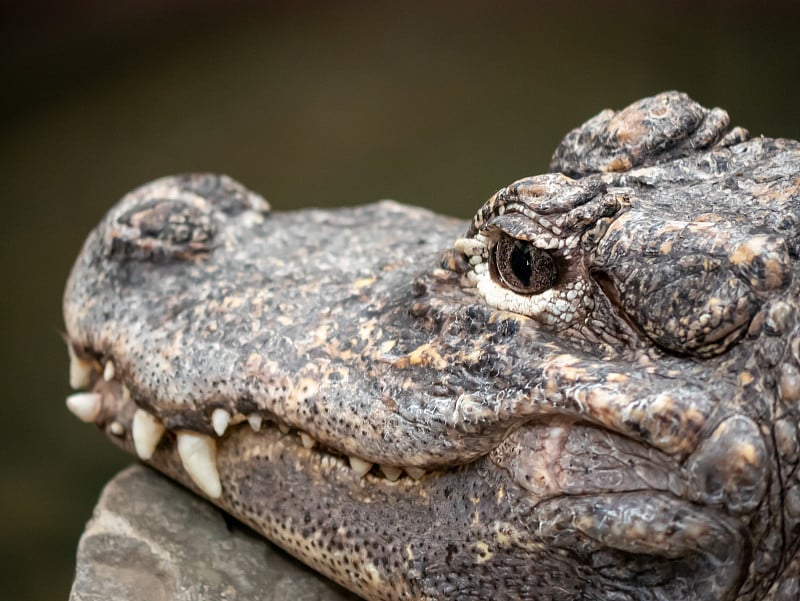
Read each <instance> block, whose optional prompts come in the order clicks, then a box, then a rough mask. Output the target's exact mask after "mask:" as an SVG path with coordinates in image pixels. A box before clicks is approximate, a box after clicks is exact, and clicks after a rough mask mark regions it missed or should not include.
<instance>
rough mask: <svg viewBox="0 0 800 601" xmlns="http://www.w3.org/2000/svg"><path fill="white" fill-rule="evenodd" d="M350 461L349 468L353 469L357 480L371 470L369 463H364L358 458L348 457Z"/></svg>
mask: <svg viewBox="0 0 800 601" xmlns="http://www.w3.org/2000/svg"><path fill="white" fill-rule="evenodd" d="M348 459H349V460H350V467H351V468H353V471H354V472H355V473H356V475H357V476H358V477H359V478H363V477H364V476H365V475H366V474H367V472H369V470H371V469H372V465H373V464H371V463H370V462H369V461H364V460H363V459H361V458H360V457H353V456H350V457H348Z"/></svg>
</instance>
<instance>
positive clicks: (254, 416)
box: [247, 413, 262, 432]
mask: <svg viewBox="0 0 800 601" xmlns="http://www.w3.org/2000/svg"><path fill="white" fill-rule="evenodd" d="M261 422H262V417H261V416H260V415H259V414H258V413H251V414H250V415H248V416H247V423H248V424H250V427H251V428H252V429H253V432H258V431H259V430H261Z"/></svg>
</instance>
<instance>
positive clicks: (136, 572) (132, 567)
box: [70, 465, 357, 601]
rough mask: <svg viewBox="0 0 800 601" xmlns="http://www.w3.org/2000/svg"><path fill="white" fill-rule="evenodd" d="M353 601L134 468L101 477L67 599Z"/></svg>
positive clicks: (216, 514)
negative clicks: (102, 486) (107, 479)
mask: <svg viewBox="0 0 800 601" xmlns="http://www.w3.org/2000/svg"><path fill="white" fill-rule="evenodd" d="M97 599H114V600H115V601H140V600H141V601H190V600H192V601H196V600H200V599H225V600H228V601H232V600H237V601H248V600H254V601H255V600H256V599H257V600H259V601H289V600H292V601H313V600H318V599H319V600H321V599H333V600H338V599H342V600H344V599H350V600H353V599H357V597H355V596H353V595H351V594H350V593H348V592H347V591H345V590H344V589H342V588H341V587H339V586H337V585H335V584H333V583H331V582H330V581H328V580H326V579H325V578H323V577H322V576H319V575H318V574H316V573H314V572H312V571H311V570H309V569H308V568H306V567H305V566H303V565H302V564H300V563H299V562H297V561H296V560H294V559H293V558H291V557H289V556H288V555H286V554H285V553H283V552H282V551H281V550H279V549H278V548H277V547H275V546H273V545H271V544H270V543H269V542H267V541H265V540H264V539H262V538H260V537H259V536H258V535H256V534H254V533H253V532H252V531H250V530H248V529H247V528H245V527H244V526H242V525H240V524H238V523H236V522H233V521H232V520H231V519H230V518H227V516H224V514H223V513H222V512H221V511H220V510H219V509H216V508H215V507H213V506H211V505H209V504H208V503H206V502H205V501H203V500H202V499H200V498H198V497H196V496H194V495H193V494H191V493H190V492H188V491H186V490H185V489H183V488H181V487H180V486H178V485H177V484H174V483H172V482H170V481H169V480H167V479H166V478H164V477H162V476H161V475H159V474H158V473H156V472H154V471H152V470H150V469H148V468H146V467H143V466H140V465H135V466H132V467H129V468H127V469H125V470H124V471H122V472H121V473H119V474H118V475H117V476H116V477H114V479H113V480H111V482H109V483H108V484H107V485H106V487H105V490H103V493H102V494H101V496H100V500H99V501H98V503H97V506H96V507H95V509H94V514H93V516H92V519H91V520H90V521H89V523H88V524H87V525H86V529H85V530H84V532H83V536H81V540H80V543H79V545H78V557H77V566H76V569H75V581H74V582H73V584H72V592H71V594H70V601H89V600H92V601H96V600H97Z"/></svg>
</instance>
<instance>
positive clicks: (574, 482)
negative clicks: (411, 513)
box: [67, 351, 749, 596]
mask: <svg viewBox="0 0 800 601" xmlns="http://www.w3.org/2000/svg"><path fill="white" fill-rule="evenodd" d="M70 354H71V358H72V363H71V384H72V385H73V386H75V387H77V388H85V389H86V392H77V393H75V394H74V395H72V396H70V397H68V399H67V405H68V407H69V409H70V410H71V411H72V412H73V413H74V414H75V415H76V416H78V417H79V418H80V419H81V420H83V421H85V422H90V423H94V424H95V425H96V426H98V427H99V428H100V429H101V430H103V431H104V432H105V433H106V434H107V436H108V437H109V438H110V439H111V440H112V441H114V443H115V444H116V445H118V446H120V447H121V448H123V449H125V450H127V451H128V452H131V453H135V454H136V455H137V456H138V457H139V458H140V459H141V460H142V461H144V462H146V463H148V464H149V465H151V466H153V467H155V468H156V469H158V470H159V471H162V472H164V473H165V474H167V475H169V476H170V477H172V478H174V479H176V480H178V481H179V482H181V483H182V484H183V485H185V486H187V487H188V488H190V489H192V490H194V491H195V492H197V493H199V494H201V495H203V496H206V497H208V498H210V499H211V500H212V501H213V502H214V503H215V504H217V505H219V506H220V507H222V508H223V509H225V510H226V511H228V512H230V513H232V514H233V515H235V516H236V517H237V518H239V519H241V520H242V521H243V522H244V523H246V524H248V525H250V526H251V527H253V528H255V529H257V530H259V531H260V532H262V533H264V534H265V535H267V536H268V537H269V538H271V539H272V540H274V541H275V542H277V543H278V544H279V545H280V546H282V547H284V548H285V549H286V550H287V551H289V552H291V553H293V554H294V555H296V556H298V557H299V558H300V559H301V560H303V561H306V562H308V563H310V564H312V565H315V566H316V567H317V568H318V569H319V570H320V571H322V572H323V573H325V574H327V575H328V576H329V577H331V578H333V579H335V580H338V581H340V582H346V583H348V586H350V587H351V588H353V589H354V590H356V591H360V592H362V593H363V592H369V591H374V589H375V588H376V587H379V586H383V585H385V582H378V581H382V580H384V579H385V578H386V576H385V575H383V574H382V572H381V571H380V570H378V569H377V568H376V567H375V566H374V565H373V563H371V562H372V554H371V553H369V552H365V553H364V554H362V555H363V556H362V557H359V553H358V552H355V553H354V551H357V549H358V547H357V546H354V547H352V548H351V549H350V550H349V551H348V552H347V553H344V552H337V549H336V544H341V545H343V544H344V543H336V544H334V543H330V544H328V545H327V546H322V544H321V543H319V542H315V540H316V538H315V537H316V536H317V535H316V534H314V533H315V532H317V531H320V527H319V525H314V527H313V528H312V527H310V526H306V527H304V524H303V523H302V522H303V520H301V519H299V518H298V517H297V516H294V517H292V513H293V511H291V510H289V511H287V510H286V509H285V508H284V511H283V512H282V513H281V512H280V511H278V510H272V511H264V508H263V506H262V503H265V502H267V501H266V499H269V498H271V497H274V496H276V495H277V496H278V498H280V495H281V494H284V495H289V496H291V497H292V498H295V497H296V496H303V495H305V496H306V497H307V498H306V499H303V500H302V501H300V500H298V501H297V502H298V503H301V504H302V507H305V509H302V510H298V511H299V514H304V515H305V516H306V518H305V520H306V521H307V520H309V519H312V520H317V519H321V518H320V516H321V513H331V512H333V515H334V516H335V515H336V511H335V510H333V509H332V508H331V507H330V506H328V507H326V508H325V510H324V512H320V514H319V515H318V514H316V513H315V512H314V511H313V509H309V507H312V508H313V505H314V502H313V501H312V500H310V499H313V498H314V494H315V492H314V491H316V492H317V493H318V494H319V496H320V497H321V498H322V497H324V498H325V501H324V503H326V504H328V505H331V504H332V505H334V506H335V507H336V509H338V510H339V511H342V509H341V508H342V507H349V511H351V512H354V513H356V515H358V514H359V513H360V512H366V513H363V514H362V517H363V516H365V515H366V516H368V517H365V518H363V519H365V520H367V522H368V523H372V522H374V521H376V520H377V521H379V522H382V521H384V520H386V519H387V518H386V516H384V515H382V514H380V515H379V516H378V517H376V516H374V515H373V514H372V513H369V512H370V511H371V508H375V507H376V505H380V506H381V507H388V508H391V507H395V506H397V505H398V504H403V503H409V504H411V506H412V507H413V508H414V510H415V511H416V512H417V514H419V512H420V511H422V510H423V509H422V508H423V507H428V508H427V509H425V511H433V515H434V517H435V516H436V515H437V513H440V512H442V511H444V512H445V513H447V512H449V511H450V510H449V509H444V510H443V509H440V508H439V509H436V508H431V507H430V505H429V504H428V502H427V500H428V498H429V497H433V498H435V497H436V495H447V498H448V500H450V501H453V500H454V499H452V498H450V497H449V495H450V494H452V493H451V492H450V491H451V490H454V489H455V486H454V484H453V482H458V483H462V485H463V483H464V482H472V485H471V486H472V487H473V488H472V489H471V490H472V494H473V495H476V496H475V498H474V499H473V501H474V502H475V503H478V501H477V499H478V495H480V496H481V497H483V496H484V495H486V490H485V489H488V490H490V491H492V493H493V496H494V498H491V499H487V501H490V502H491V503H493V504H497V505H500V506H502V505H504V504H505V503H512V504H514V505H515V506H516V510H515V511H516V512H517V513H518V515H517V517H516V518H515V519H511V520H510V521H509V520H502V519H498V520H495V521H494V522H492V525H491V528H492V529H493V530H494V532H493V537H494V540H495V541H501V542H502V543H503V544H504V545H507V546H510V547H512V548H513V549H516V550H515V551H514V552H515V553H519V549H520V548H526V547H530V548H538V547H537V545H540V544H542V541H545V542H547V544H548V545H550V546H551V547H552V548H557V549H562V552H563V553H576V552H577V553H579V554H584V555H585V557H583V560H584V561H605V562H611V563H614V564H615V567H614V568H613V570H617V571H618V572H620V573H621V572H624V571H625V570H627V569H628V568H629V567H630V565H637V564H638V562H640V561H641V557H642V556H644V555H646V556H648V557H650V560H649V562H650V563H649V566H650V567H649V578H651V580H652V582H653V585H654V586H656V587H664V588H665V590H669V587H671V586H672V580H673V577H674V572H675V570H676V566H675V565H674V564H673V563H672V562H674V561H679V562H681V561H685V562H686V563H685V565H684V567H683V568H677V569H680V570H686V571H693V572H694V573H706V574H708V573H709V571H710V570H711V569H712V568H711V566H712V565H725V566H726V568H725V569H724V570H720V571H719V573H717V574H716V575H715V576H714V578H715V579H716V580H717V581H718V584H724V586H725V587H726V588H727V587H733V586H734V584H737V585H738V582H739V580H740V578H741V574H742V572H741V570H740V565H742V562H745V561H747V557H748V556H749V555H748V554H749V551H748V550H747V544H746V542H745V541H743V540H742V539H741V534H740V533H739V531H738V528H737V527H736V525H735V520H733V519H732V518H731V516H730V515H728V514H727V513H726V512H724V511H721V510H719V509H716V508H714V507H712V506H708V505H698V504H697V502H696V500H695V501H694V502H693V501H691V500H687V496H691V495H690V494H689V491H688V489H687V487H686V486H685V485H683V487H682V488H681V487H679V486H678V485H677V484H676V482H677V480H675V479H673V480H672V482H671V481H670V474H673V475H674V473H677V472H679V471H680V470H681V465H680V462H679V461H675V460H673V459H670V458H669V456H668V455H666V454H662V453H656V452H655V451H653V450H652V449H650V450H647V449H646V448H645V447H644V446H643V445H641V444H640V443H639V442H636V441H634V440H632V439H630V438H628V437H625V436H622V435H617V434H614V433H612V432H609V431H607V430H605V429H603V428H601V427H599V426H598V425H597V424H590V423H587V422H581V421H577V420H575V419H571V418H568V417H564V416H545V417H543V418H542V419H541V420H539V421H533V422H528V423H526V424H524V425H522V426H520V427H518V428H516V429H514V430H513V431H511V432H509V433H508V435H507V436H506V437H505V438H504V439H503V440H502V441H501V442H500V443H499V444H498V445H497V446H496V447H495V448H494V449H493V450H491V451H489V452H488V453H486V454H485V455H482V456H481V457H479V458H477V459H475V460H473V461H470V462H469V463H465V464H461V465H452V466H446V467H440V468H439V469H435V470H430V471H426V470H423V469H421V468H414V467H399V466H398V467H395V466H390V465H380V464H373V463H372V462H369V461H366V460H363V459H360V458H358V457H354V456H348V455H347V454H345V453H342V452H340V451H337V450H336V449H333V448H331V447H328V446H325V445H323V444H321V443H319V442H318V441H316V440H315V439H314V438H312V437H311V436H310V435H309V434H308V433H306V432H304V431H302V430H299V429H296V428H293V427H291V426H289V425H288V424H286V423H285V422H282V421H281V420H279V419H276V418H275V416H273V415H269V414H267V413H264V412H260V413H251V414H249V415H244V414H238V415H228V416H223V414H222V413H219V412H212V415H211V417H210V422H211V423H212V424H213V429H214V432H213V433H212V434H203V433H199V432H193V431H190V430H180V429H178V430H173V429H170V428H167V427H166V426H165V425H164V423H162V422H161V420H159V419H158V418H157V417H155V416H154V415H153V414H151V413H149V412H148V411H147V410H146V409H144V408H143V407H142V405H143V404H144V403H143V402H141V401H139V402H137V399H136V398H135V394H133V393H131V391H130V388H129V386H128V385H126V383H125V379H124V375H123V374H120V373H119V370H118V369H116V368H115V363H114V361H113V360H112V359H110V358H104V359H101V358H100V356H99V355H97V356H94V357H90V356H89V355H85V354H80V355H79V354H77V353H75V352H74V351H71V352H70ZM587 448H591V449H593V452H592V454H591V458H590V457H589V455H587V453H586V452H585V451H586V449H587ZM603 454H605V455H606V458H605V460H603V459H602V456H603ZM590 465H591V468H592V469H589V467H590ZM294 489H296V492H295V491H294ZM479 491H480V492H479ZM481 503H483V501H481ZM431 505H433V503H431ZM479 505H480V504H478V505H476V508H475V513H474V515H472V517H471V519H472V520H478V521H480V520H482V519H488V516H489V515H490V513H486V508H483V507H480V506H479ZM309 511H312V514H309ZM286 514H288V515H289V517H288V518H287V517H286ZM309 515H313V516H314V517H312V518H309V517H308V516H309ZM398 519H399V521H400V522H403V523H405V520H404V519H401V518H398ZM520 520H521V521H520ZM545 525H546V527H545ZM404 527H409V528H411V527H410V526H408V524H406V525H405V526H404ZM341 529H342V526H339V530H341ZM525 530H527V532H525ZM322 531H324V528H323V529H322ZM412 538H413V537H412ZM486 540H487V539H486V536H485V533H484V535H482V538H481V539H480V540H475V541H473V542H472V543H470V545H471V546H470V552H471V553H473V554H477V556H478V557H479V558H480V557H481V553H483V554H485V557H486V560H489V559H490V558H491V557H492V555H493V554H495V553H498V549H495V548H494V547H492V545H491V544H488V545H487V543H486V542H485V541H486ZM534 540H536V541H538V542H535V543H534ZM344 548H346V547H344ZM576 549H577V551H576ZM592 557H593V558H594V559H591V558H592ZM601 557H604V559H602V560H601V559H600V558H601ZM479 561H480V559H479ZM365 566H366V567H365ZM625 566H627V567H625ZM605 569H608V570H612V568H611V567H610V566H609V567H607V568H605ZM634 573H636V571H635V570H634ZM637 577H638V576H637ZM359 579H361V580H359ZM371 594H372V593H369V594H368V596H369V595H371Z"/></svg>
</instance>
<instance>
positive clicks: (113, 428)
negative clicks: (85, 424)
mask: <svg viewBox="0 0 800 601" xmlns="http://www.w3.org/2000/svg"><path fill="white" fill-rule="evenodd" d="M108 431H109V432H111V433H112V434H113V435H114V436H122V435H123V434H125V426H123V425H122V424H121V423H119V422H111V424H110V425H109V426H108Z"/></svg>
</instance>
